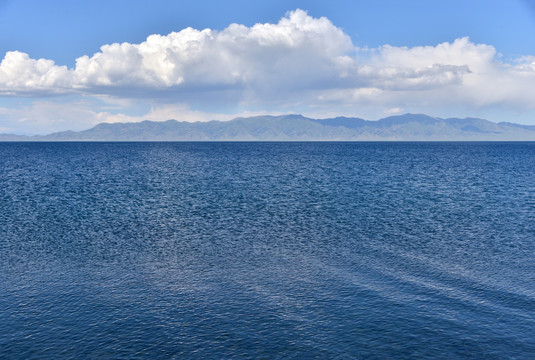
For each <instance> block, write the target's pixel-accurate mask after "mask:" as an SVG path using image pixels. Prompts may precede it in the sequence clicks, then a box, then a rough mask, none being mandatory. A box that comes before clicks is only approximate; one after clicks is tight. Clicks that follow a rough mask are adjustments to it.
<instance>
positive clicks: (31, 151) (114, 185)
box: [0, 142, 535, 359]
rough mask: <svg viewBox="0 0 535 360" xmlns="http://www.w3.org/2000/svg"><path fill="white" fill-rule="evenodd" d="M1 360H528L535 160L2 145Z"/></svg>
mask: <svg viewBox="0 0 535 360" xmlns="http://www.w3.org/2000/svg"><path fill="white" fill-rule="evenodd" d="M0 358H1V359H535V143H530V142H526V143H523V142H512V143H502V142H494V143H485V142H466V143H463V142H429V143H427V142H412V143H411V142H348V143H339V142H332V143H329V142H265V143H262V142H249V143H247V142H190V143H183V142H174V143H173V142H167V143H166V142H155V143H141V142H139V143H135V142H134V143H106V142H93V143H91V142H87V143H84V142H79V143H76V142H72V143H59V142H58V143H54V142H46V143H44V142H43V143H38V142H35V143H31V142H21V143H7V142H4V143H0Z"/></svg>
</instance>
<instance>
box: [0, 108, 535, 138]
mask: <svg viewBox="0 0 535 360" xmlns="http://www.w3.org/2000/svg"><path fill="white" fill-rule="evenodd" d="M0 141H535V126H534V125H521V124H516V123H512V122H500V123H494V122H491V121H488V120H485V119H479V118H440V117H433V116H429V115H425V114H403V115H394V116H389V117H386V118H382V119H379V120H375V121H372V120H365V119H361V118H357V117H344V116H340V117H334V118H328V119H312V118H308V117H305V116H302V115H298V114H288V115H279V116H272V115H260V116H253V117H237V118H235V119H233V120H230V121H216V120H212V121H207V122H186V121H178V120H174V119H170V120H166V121H150V120H144V121H142V122H136V123H100V124H97V125H95V126H93V127H92V128H90V129H87V130H82V131H72V130H67V131H61V132H54V133H51V134H48V135H34V136H25V135H13V134H0Z"/></svg>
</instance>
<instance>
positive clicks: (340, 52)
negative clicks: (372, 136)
mask: <svg viewBox="0 0 535 360" xmlns="http://www.w3.org/2000/svg"><path fill="white" fill-rule="evenodd" d="M533 84H535V57H534V56H524V57H521V58H518V59H512V60H510V61H505V60H502V59H501V58H500V55H499V54H497V51H496V49H495V48H494V47H493V46H491V45H486V44H475V43H473V42H471V41H470V39H469V38H467V37H464V38H459V39H455V40H453V41H452V42H446V43H442V44H438V45H436V46H418V47H411V48H409V47H395V46H389V45H384V46H382V47H379V48H373V49H369V48H360V47H358V46H356V45H355V44H353V42H352V40H351V38H350V37H349V36H348V35H347V34H345V33H344V31H343V30H342V29H340V28H338V27H336V26H335V25H334V24H333V23H332V22H331V21H329V20H328V19H327V18H324V17H322V18H313V17H311V16H309V15H308V14H307V13H306V12H305V11H303V10H295V11H292V12H289V13H287V14H286V16H285V17H283V18H282V19H281V20H280V21H279V22H278V23H277V24H256V25H254V26H252V27H247V26H244V25H239V24H231V25H230V26H228V27H227V28H225V29H223V30H221V31H217V30H211V29H204V30H196V29H192V28H186V29H183V30H182V31H179V32H172V33H170V34H168V35H151V36H149V37H148V38H147V40H146V41H144V42H142V43H140V44H130V43H122V44H118V43H115V44H111V45H104V46H102V47H101V49H100V52H98V53H96V54H94V55H92V56H87V55H86V56H82V57H80V58H78V59H76V65H75V66H74V67H73V68H67V67H65V66H58V65H56V64H55V63H54V61H52V60H47V59H32V58H31V57H30V56H29V55H28V54H25V53H22V52H19V51H10V52H8V53H6V54H5V56H4V58H3V60H2V62H1V63H0V96H3V97H21V96H23V97H37V98H39V97H47V96H52V95H54V96H56V95H61V94H79V95H83V96H108V97H115V98H125V99H135V98H143V99H148V100H149V101H154V102H156V103H161V104H176V103H181V104H190V105H191V104H195V106H196V107H197V108H202V107H203V106H204V105H206V104H213V103H218V102H225V103H226V104H230V105H231V106H234V107H235V108H239V109H242V110H243V109H247V108H248V107H257V108H258V107H259V106H260V107H263V108H269V109H277V110H284V109H287V108H295V107H303V106H304V107H308V108H322V107H324V108H326V109H327V108H332V107H333V106H360V105H365V106H380V107H382V108H384V109H400V111H401V109H405V108H410V107H411V106H420V107H433V106H450V105H463V106H469V107H476V108H477V107H485V106H499V107H505V108H507V107H510V108H514V109H517V110H518V109H520V110H524V109H527V110H531V109H534V108H535V91H534V90H535V89H534V85H533ZM385 111H391V110H385Z"/></svg>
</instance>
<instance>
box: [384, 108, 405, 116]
mask: <svg viewBox="0 0 535 360" xmlns="http://www.w3.org/2000/svg"><path fill="white" fill-rule="evenodd" d="M402 111H403V109H402V108H400V107H394V108H390V109H387V110H385V111H383V113H384V114H385V115H395V114H399V113H401V112H402Z"/></svg>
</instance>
